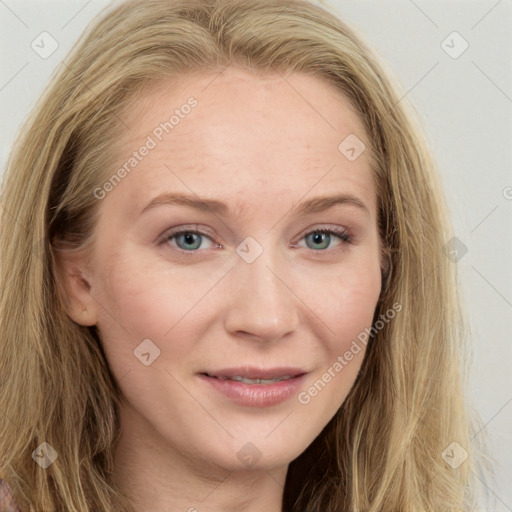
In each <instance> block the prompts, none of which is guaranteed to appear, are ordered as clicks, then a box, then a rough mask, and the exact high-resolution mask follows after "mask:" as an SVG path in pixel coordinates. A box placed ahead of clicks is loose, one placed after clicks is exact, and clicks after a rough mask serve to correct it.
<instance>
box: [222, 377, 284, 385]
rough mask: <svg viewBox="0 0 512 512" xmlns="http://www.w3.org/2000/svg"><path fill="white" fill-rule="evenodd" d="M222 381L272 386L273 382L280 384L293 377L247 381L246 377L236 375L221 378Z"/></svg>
mask: <svg viewBox="0 0 512 512" xmlns="http://www.w3.org/2000/svg"><path fill="white" fill-rule="evenodd" d="M219 378H220V379H222V380H236V381H238V382H243V383H245V384H272V382H280V381H282V380H289V379H292V378H293V377H291V376H289V375H285V376H284V377H275V378H274V379H247V378H246V377H240V376H239V375H236V376H234V377H219Z"/></svg>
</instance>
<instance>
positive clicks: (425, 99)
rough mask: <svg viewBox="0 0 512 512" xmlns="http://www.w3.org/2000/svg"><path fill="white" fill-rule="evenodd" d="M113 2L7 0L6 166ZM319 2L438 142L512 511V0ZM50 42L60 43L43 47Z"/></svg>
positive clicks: (478, 377) (491, 430) (487, 407)
mask: <svg viewBox="0 0 512 512" xmlns="http://www.w3.org/2000/svg"><path fill="white" fill-rule="evenodd" d="M107 3H108V2H106V1H105V0H89V1H87V0H66V1H22V0H0V45H1V51H2V56H3V58H2V60H1V69H0V107H1V119H2V123H1V128H0V129H1V147H0V151H1V153H0V166H1V169H2V170H3V168H4V165H5V161H6V158H7V156H8V154H9V151H10V148H11V146H12V144H13V142H14V140H15V138H16V134H17V131H18V129H19V127H20V125H21V123H22V121H23V120H24V119H25V117H26V116H27V114H28V113H29V111H30V110H31V108H32V106H33V104H34V102H35V100H36V98H37V97H38V96H39V95H40V93H41V92H42V90H43V88H44V87H45V85H46V84H47V82H48V80H49V78H50V75H51V74H52V72H53V71H54V70H55V69H56V68H57V67H58V66H59V63H60V61H61V60H62V59H63V58H64V56H65V55H66V53H67V52H68V50H69V49H70V48H71V46H72V44H73V43H74V42H75V41H76V39H77V38H78V36H79V35H80V34H81V32H82V31H83V29H84V28H85V26H86V25H87V23H88V22H89V21H90V20H92V18H93V17H94V16H95V15H96V14H97V13H98V12H99V11H100V10H101V9H102V8H103V7H104V6H105V5H107ZM321 4H322V5H324V6H325V7H327V8H328V9H329V10H331V11H332V12H334V13H335V14H337V15H338V16H339V17H341V18H342V19H344V20H345V21H347V22H348V23H349V24H351V25H353V26H355V28H356V29H358V30H359V31H360V32H361V33H362V35H363V37H365V39H366V40H367V41H368V42H369V44H370V45H371V46H372V47H373V48H374V49H375V50H376V51H377V53H378V54H380V55H381V57H382V58H384V59H385V60H386V61H387V65H388V68H389V69H391V71H392V72H394V74H395V75H396V77H397V78H398V81H399V83H400V84H401V87H402V89H403V94H404V98H403V100H402V101H411V102H412V103H413V105H414V106H415V107H416V110H417V111H418V112H419V115H420V117H421V119H422V121H423V124H424V129H425V131H426V132H427V136H428V139H429V141H430V143H431V145H432V148H433V150H434V154H435V157H436V160H437V162H438V164H439V169H440V172H441V179H442V182H443V185H444V187H445V191H446V194H447V197H448V200H449V206H450V210H451V214H452V219H453V224H454V232H455V235H456V237H457V238H458V239H459V240H460V242H461V243H462V244H464V246H465V247H466V248H467V253H465V254H463V256H462V258H461V259H460V260H459V261H458V262H457V263H453V264H456V265H458V268H459V272H460V276H461V280H462V283H463V292H464V293H465V300H466V303H467V309H468V313H469V316H470V322H471V327H472V334H471V339H472V345H473V363H472V372H471V375H470V387H469V389H468V395H469V398H470V400H471V403H472V404H473V405H474V407H475V408H476V409H477V410H478V412H479V414H480V415H481V417H482V420H483V421H484V423H485V428H484V429H483V430H482V432H480V433H479V434H478V435H482V436H487V437H488V439H489V442H490V446H491V448H492V456H493V457H494V459H495V464H494V466H495V472H496V479H495V480H494V481H492V482H491V483H490V484H489V486H488V487H489V494H490V496H491V497H492V498H493V501H494V504H493V505H492V508H490V509H487V510H496V511H498V512H504V511H512V486H511V485H510V483H511V482H512V460H511V459H512V403H511V402H512V377H511V374H512V371H511V368H510V365H511V363H512V341H511V335H510V333H511V330H512V271H511V268H512V258H511V256H512V250H511V249H512V64H511V63H512V42H511V37H512V36H511V33H512V0H498V1H496V0H489V1H488V0H480V1H464V0H459V1H432V0H428V1H427V0H423V1H422V0H415V1H413V0H393V1H391V0H387V1H382V0H381V1H376V0H374V1H355V0H346V1H345V0H331V1H330V2H321ZM43 32H47V33H48V34H50V36H51V37H50V36H48V35H46V34H43V35H41V34H42V33H43ZM454 32H456V34H454ZM52 39H54V40H55V41H56V43H57V44H58V47H57V48H56V50H55V51H54V53H52V54H51V55H49V56H48V55H46V54H44V52H50V51H51V50H52V49H53V48H52V44H55V43H52ZM466 46H467V48H466ZM33 48H39V50H37V51H35V49H33ZM38 52H39V53H38ZM463 252H464V251H463ZM463 252H460V253H459V254H462V253H463Z"/></svg>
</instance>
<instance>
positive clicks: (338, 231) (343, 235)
mask: <svg viewBox="0 0 512 512" xmlns="http://www.w3.org/2000/svg"><path fill="white" fill-rule="evenodd" d="M312 233H326V234H329V235H335V236H337V237H338V238H339V239H340V240H341V242H342V244H341V245H345V244H350V243H352V237H351V236H350V235H349V234H348V233H347V230H346V229H345V228H332V227H331V228H317V229H312V230H311V231H308V232H307V233H305V234H304V235H303V236H302V237H301V240H302V239H304V238H306V237H307V236H308V235H311V234H312ZM182 234H194V235H201V236H202V237H206V238H209V239H210V240H211V241H212V242H213V240H212V239H211V236H210V235H209V234H208V233H205V232H203V231H199V230H194V229H184V228H180V229H177V230H175V231H171V232H169V233H167V234H165V235H164V236H163V238H162V240H161V242H160V245H164V244H167V243H168V242H170V241H171V240H172V239H174V238H176V237H178V236H179V235H182ZM213 243H215V242H213ZM306 248H308V247H306ZM339 248H340V247H338V249H339ZM176 249H178V251H180V252H182V253H187V254H193V253H201V252H202V250H201V249H194V250H188V251H187V250H184V249H181V248H180V247H177V246H176ZM203 250H207V249H203ZM311 250H312V251H313V252H315V253H323V252H328V251H333V250H336V247H334V248H331V249H329V248H327V249H320V250H314V249H311Z"/></svg>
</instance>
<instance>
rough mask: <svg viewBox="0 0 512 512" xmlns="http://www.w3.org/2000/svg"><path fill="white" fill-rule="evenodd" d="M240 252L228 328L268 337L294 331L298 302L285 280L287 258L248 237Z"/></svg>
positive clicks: (274, 337)
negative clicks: (284, 259)
mask: <svg viewBox="0 0 512 512" xmlns="http://www.w3.org/2000/svg"><path fill="white" fill-rule="evenodd" d="M249 238H250V237H249ZM237 253H238V255H239V259H238V260H237V262H236V265H235V269H234V270H233V276H232V277H233V279H234V282H235V285H234V286H233V289H232V297H231V304H230V306H231V307H230V308H229V310H228V313H227V317H226V328H227V329H228V330H229V331H231V332H233V333H234V332H236V331H240V332H241V331H243V332H246V333H249V334H252V335H253V336H254V337H257V338H261V339H267V340H273V339H278V338H280V337H282V336H284V335H285V334H286V333H288V332H291V331H293V330H294V329H295V328H296V327H297V323H298V314H297V304H296V301H295V300H294V296H293V293H292V292H291V291H290V290H289V288H288V287H287V285H286V284H285V283H286V281H287V279H286V274H287V273H286V270H285V269H286V266H285V262H284V261H283V259H282V258H280V257H279V254H277V252H276V249H271V248H263V247H261V246H260V245H259V244H258V243H257V242H256V241H255V240H254V239H252V240H250V239H249V240H247V239H246V240H245V241H244V242H242V243H241V244H240V245H239V246H238V248H237Z"/></svg>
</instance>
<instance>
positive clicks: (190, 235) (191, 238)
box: [176, 232, 201, 250]
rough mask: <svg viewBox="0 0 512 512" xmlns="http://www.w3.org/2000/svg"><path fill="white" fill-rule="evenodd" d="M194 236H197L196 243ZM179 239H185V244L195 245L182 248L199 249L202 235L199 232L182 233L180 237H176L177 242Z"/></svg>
mask: <svg viewBox="0 0 512 512" xmlns="http://www.w3.org/2000/svg"><path fill="white" fill-rule="evenodd" d="M194 237H196V242H195V244H194ZM179 240H185V244H192V245H193V247H191V246H190V245H188V246H185V247H181V248H182V249H185V250H187V249H197V248H198V247H200V245H201V235H199V234H197V233H189V232H185V233H182V234H181V235H178V237H177V238H176V242H178V241H179ZM178 245H179V244H178Z"/></svg>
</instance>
